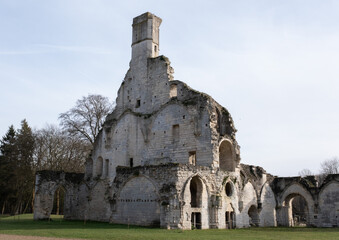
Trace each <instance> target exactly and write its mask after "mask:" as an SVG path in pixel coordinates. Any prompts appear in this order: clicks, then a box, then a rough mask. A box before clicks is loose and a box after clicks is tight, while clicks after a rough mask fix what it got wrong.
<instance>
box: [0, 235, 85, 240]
mask: <svg viewBox="0 0 339 240" xmlns="http://www.w3.org/2000/svg"><path fill="white" fill-rule="evenodd" d="M0 240H80V239H75V238H52V237H36V236H20V235H8V234H0Z"/></svg>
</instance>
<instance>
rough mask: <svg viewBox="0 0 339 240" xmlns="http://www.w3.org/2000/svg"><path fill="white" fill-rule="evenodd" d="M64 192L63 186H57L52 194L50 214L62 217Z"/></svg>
mask: <svg viewBox="0 0 339 240" xmlns="http://www.w3.org/2000/svg"><path fill="white" fill-rule="evenodd" d="M65 195H66V191H65V189H64V187H63V186H59V187H58V188H57V189H56V190H55V192H54V200H53V209H52V212H51V214H53V215H64V202H65Z"/></svg>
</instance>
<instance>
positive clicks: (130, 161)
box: [129, 158, 133, 167]
mask: <svg viewBox="0 0 339 240" xmlns="http://www.w3.org/2000/svg"><path fill="white" fill-rule="evenodd" d="M129 166H130V167H133V158H130V159H129Z"/></svg>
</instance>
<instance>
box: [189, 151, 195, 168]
mask: <svg viewBox="0 0 339 240" xmlns="http://www.w3.org/2000/svg"><path fill="white" fill-rule="evenodd" d="M188 156H189V157H188V163H189V164H191V165H194V166H195V165H196V163H197V154H196V151H192V152H189V154H188Z"/></svg>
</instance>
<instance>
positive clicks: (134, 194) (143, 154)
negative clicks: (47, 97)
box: [34, 13, 339, 229]
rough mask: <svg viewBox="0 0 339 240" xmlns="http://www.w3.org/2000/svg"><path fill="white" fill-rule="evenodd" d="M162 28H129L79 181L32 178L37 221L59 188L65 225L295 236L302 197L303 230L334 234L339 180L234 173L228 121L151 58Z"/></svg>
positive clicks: (235, 152)
mask: <svg viewBox="0 0 339 240" xmlns="http://www.w3.org/2000/svg"><path fill="white" fill-rule="evenodd" d="M160 24H161V19H160V18H158V17H156V16H155V15H153V14H150V13H145V14H142V15H141V16H139V17H136V18H134V20H133V37H132V59H131V62H130V69H129V70H128V71H127V73H126V76H125V79H124V81H123V82H122V84H121V87H120V89H119V90H118V96H117V99H116V108H115V110H114V111H113V112H112V113H111V114H110V115H108V116H107V118H106V121H105V124H104V126H103V129H102V130H101V132H100V133H99V135H98V136H97V138H96V142H95V146H94V149H93V152H92V154H91V156H90V158H89V159H88V161H87V162H86V172H85V174H71V173H62V172H48V171H42V172H38V174H37V178H36V199H35V213H34V217H35V219H44V218H49V216H50V213H51V211H52V207H53V198H54V197H53V196H54V192H55V190H56V189H57V187H58V186H60V185H62V186H63V187H64V188H65V189H66V197H65V213H64V215H65V218H66V219H86V220H95V221H106V222H112V223H123V224H135V225H145V226H160V227H163V228H169V229H175V228H179V229H192V228H202V229H208V228H234V227H239V228H242V227H249V226H251V225H254V226H277V225H282V226H293V225H294V223H295V222H294V216H293V213H292V205H291V202H292V200H293V198H295V197H296V196H301V197H302V198H303V199H304V200H305V201H306V204H307V207H306V208H305V209H307V212H306V215H305V216H306V218H307V219H306V224H307V225H313V226H326V227H331V226H338V221H339V220H338V216H339V212H338V211H339V176H338V175H331V176H329V177H328V179H327V180H326V181H325V183H324V184H323V185H322V186H318V185H317V182H316V181H315V179H314V178H311V177H308V178H300V177H296V178H276V177H273V176H272V175H270V174H267V173H266V172H265V170H263V169H262V168H261V167H256V166H248V165H244V164H240V151H239V150H240V148H239V145H238V143H237V141H236V135H235V133H236V129H235V127H234V123H233V120H232V117H231V115H230V113H229V112H228V111H227V109H225V108H224V107H222V106H221V105H219V104H218V103H217V102H216V101H215V100H213V98H211V97H210V96H208V95H207V94H204V93H201V92H198V91H195V90H193V89H191V88H190V87H188V86H187V85H186V84H185V83H183V82H181V81H178V80H174V78H173V75H172V74H173V69H172V67H171V66H170V62H169V60H168V58H166V57H164V56H159V26H160ZM258 151H259V150H258Z"/></svg>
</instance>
